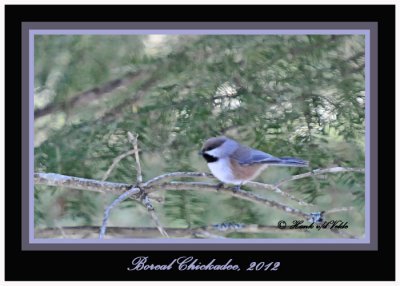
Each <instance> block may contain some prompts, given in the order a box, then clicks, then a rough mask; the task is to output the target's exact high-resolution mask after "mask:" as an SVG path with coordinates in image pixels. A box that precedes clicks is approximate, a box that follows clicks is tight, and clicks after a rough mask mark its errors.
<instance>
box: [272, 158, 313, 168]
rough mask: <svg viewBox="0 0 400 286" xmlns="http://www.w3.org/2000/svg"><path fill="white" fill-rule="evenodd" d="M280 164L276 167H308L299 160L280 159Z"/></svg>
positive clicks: (306, 163)
mask: <svg viewBox="0 0 400 286" xmlns="http://www.w3.org/2000/svg"><path fill="white" fill-rule="evenodd" d="M279 159H280V162H279V163H277V164H276V165H285V166H295V167H308V162H307V161H304V160H302V159H299V158H291V157H281V158H279Z"/></svg>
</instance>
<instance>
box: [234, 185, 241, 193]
mask: <svg viewBox="0 0 400 286" xmlns="http://www.w3.org/2000/svg"><path fill="white" fill-rule="evenodd" d="M241 186H242V185H236V186H235V187H234V188H233V192H234V193H236V192H237V191H239V190H240V187H241Z"/></svg>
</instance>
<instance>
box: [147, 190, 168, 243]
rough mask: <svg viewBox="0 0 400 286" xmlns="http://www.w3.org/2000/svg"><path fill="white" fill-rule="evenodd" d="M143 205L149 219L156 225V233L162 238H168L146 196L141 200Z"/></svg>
mask: <svg viewBox="0 0 400 286" xmlns="http://www.w3.org/2000/svg"><path fill="white" fill-rule="evenodd" d="M143 204H144V205H145V206H146V209H147V211H148V212H149V214H150V215H151V218H152V219H153V221H154V223H155V224H156V227H157V229H158V231H159V232H160V233H161V234H162V235H163V236H164V237H167V238H169V236H168V233H167V232H166V231H165V229H164V227H163V226H162V224H161V222H160V220H159V219H158V217H157V215H156V213H155V212H154V208H153V206H152V205H151V204H150V201H149V198H148V197H147V196H146V197H145V198H144V200H143Z"/></svg>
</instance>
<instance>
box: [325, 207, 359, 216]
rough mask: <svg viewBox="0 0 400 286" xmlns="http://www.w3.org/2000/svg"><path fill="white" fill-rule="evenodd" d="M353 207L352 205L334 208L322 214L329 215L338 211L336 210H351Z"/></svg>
mask: <svg viewBox="0 0 400 286" xmlns="http://www.w3.org/2000/svg"><path fill="white" fill-rule="evenodd" d="M353 209H354V208H353V207H342V208H334V209H330V210H327V211H324V215H329V214H333V213H338V212H348V211H352V210H353Z"/></svg>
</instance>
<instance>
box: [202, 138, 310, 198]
mask: <svg viewBox="0 0 400 286" xmlns="http://www.w3.org/2000/svg"><path fill="white" fill-rule="evenodd" d="M199 154H200V155H203V157H204V159H205V160H206V161H207V163H208V164H207V165H208V168H209V169H210V171H211V172H212V174H213V175H214V176H215V177H216V178H217V179H218V180H220V181H221V182H222V183H221V184H220V185H219V187H221V186H222V185H223V183H228V184H234V185H236V186H235V188H234V191H238V190H239V189H240V186H241V185H243V184H245V183H246V182H247V181H250V180H252V179H254V178H255V177H257V176H258V175H259V174H260V173H261V171H262V170H264V169H265V168H266V167H268V166H269V165H278V166H295V167H307V166H308V162H307V161H304V160H302V159H298V158H291V157H280V158H278V157H274V156H272V155H270V154H267V153H264V152H262V151H259V150H255V149H252V148H250V147H248V146H244V145H241V144H239V143H238V142H236V141H235V140H232V139H229V138H227V137H225V136H220V137H213V138H210V139H208V140H207V141H206V142H205V143H204V145H203V147H202V149H201V152H200V153H199Z"/></svg>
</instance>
